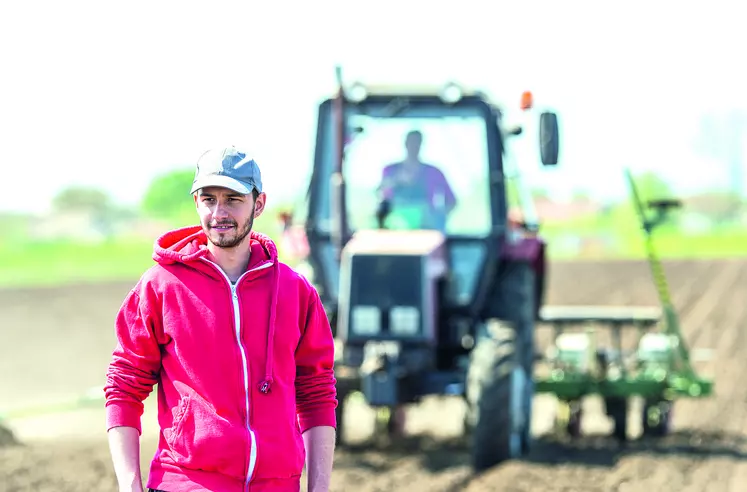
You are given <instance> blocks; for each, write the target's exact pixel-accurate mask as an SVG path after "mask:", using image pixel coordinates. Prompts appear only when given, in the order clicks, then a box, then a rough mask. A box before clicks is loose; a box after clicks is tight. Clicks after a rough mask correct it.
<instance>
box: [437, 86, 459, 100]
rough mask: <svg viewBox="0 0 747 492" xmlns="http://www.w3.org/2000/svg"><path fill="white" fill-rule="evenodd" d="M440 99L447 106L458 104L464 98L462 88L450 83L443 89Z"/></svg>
mask: <svg viewBox="0 0 747 492" xmlns="http://www.w3.org/2000/svg"><path fill="white" fill-rule="evenodd" d="M440 97H441V100H442V101H443V102H445V103H447V104H454V103H457V102H459V100H460V99H461V98H462V88H461V87H459V86H458V85H457V84H455V83H453V82H449V83H448V84H446V85H445V86H444V87H443V89H441V94H440Z"/></svg>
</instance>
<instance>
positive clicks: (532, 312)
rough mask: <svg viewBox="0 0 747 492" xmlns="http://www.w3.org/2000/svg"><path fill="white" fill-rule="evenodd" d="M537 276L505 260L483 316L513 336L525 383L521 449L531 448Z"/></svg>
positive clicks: (527, 267)
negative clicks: (496, 321) (524, 423)
mask: <svg viewBox="0 0 747 492" xmlns="http://www.w3.org/2000/svg"><path fill="white" fill-rule="evenodd" d="M537 304H538V298H537V275H536V272H535V270H534V268H533V267H532V265H531V264H530V263H529V262H523V261H507V262H505V263H503V264H502V265H501V267H500V269H499V270H498V275H497V278H496V283H495V289H494V290H493V292H492V295H491V297H490V307H489V308H488V313H487V317H488V318H496V319H499V320H501V322H503V323H504V324H507V325H509V326H510V327H511V328H512V329H513V330H514V331H515V333H516V339H515V340H514V345H515V350H516V353H517V355H516V360H517V363H518V364H520V365H521V366H522V368H523V370H524V372H523V375H524V376H525V379H526V384H522V387H523V389H524V391H523V396H522V403H521V405H522V408H523V410H522V413H523V416H524V418H525V419H526V421H527V425H526V427H525V428H524V429H523V431H522V436H521V449H522V453H523V454H526V453H528V452H529V450H530V448H531V442H532V436H531V421H532V407H533V402H534V355H535V354H534V348H535V344H534V331H535V324H536V313H537Z"/></svg>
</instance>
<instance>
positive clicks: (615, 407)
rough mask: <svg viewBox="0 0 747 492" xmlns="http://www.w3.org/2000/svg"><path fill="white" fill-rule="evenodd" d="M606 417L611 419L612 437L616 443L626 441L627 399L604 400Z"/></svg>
mask: <svg viewBox="0 0 747 492" xmlns="http://www.w3.org/2000/svg"><path fill="white" fill-rule="evenodd" d="M604 406H605V408H606V410H607V415H609V416H610V417H611V418H612V423H613V429H612V435H613V436H614V437H615V438H616V439H617V440H618V441H625V440H627V439H628V399H627V398H620V397H610V398H605V399H604Z"/></svg>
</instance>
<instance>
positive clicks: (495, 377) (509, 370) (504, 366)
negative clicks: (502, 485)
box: [466, 322, 527, 471]
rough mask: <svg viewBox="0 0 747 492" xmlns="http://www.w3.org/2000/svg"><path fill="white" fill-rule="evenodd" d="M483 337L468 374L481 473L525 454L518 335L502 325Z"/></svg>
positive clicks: (474, 448)
mask: <svg viewBox="0 0 747 492" xmlns="http://www.w3.org/2000/svg"><path fill="white" fill-rule="evenodd" d="M487 331H488V333H487V334H485V335H484V336H481V337H479V338H478V341H477V343H476V344H475V347H474V348H473V350H472V352H471V354H470V366H469V370H468V372H467V388H466V398H467V405H468V410H467V419H466V420H467V425H468V427H469V435H470V438H471V441H472V442H471V444H472V467H473V469H474V470H475V471H482V470H485V469H487V468H490V467H492V466H495V465H497V464H499V463H501V462H503V461H506V460H510V459H513V458H517V457H519V456H520V455H521V452H522V437H523V435H522V434H523V431H524V426H525V425H527V424H526V423H525V422H524V412H523V410H524V408H523V407H524V406H523V394H524V391H525V387H526V385H527V378H526V375H525V371H524V368H523V367H522V365H521V364H518V363H517V361H516V358H517V354H516V352H515V345H514V343H515V332H514V331H513V330H512V329H510V328H508V327H506V326H505V325H501V324H500V323H498V322H493V323H491V326H490V327H489V329H488V330H487Z"/></svg>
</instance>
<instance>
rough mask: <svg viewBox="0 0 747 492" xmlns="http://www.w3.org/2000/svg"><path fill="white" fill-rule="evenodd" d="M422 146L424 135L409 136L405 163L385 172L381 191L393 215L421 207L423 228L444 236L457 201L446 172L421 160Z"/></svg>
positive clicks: (413, 132)
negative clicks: (399, 211)
mask: <svg viewBox="0 0 747 492" xmlns="http://www.w3.org/2000/svg"><path fill="white" fill-rule="evenodd" d="M422 143H423V134H422V133H420V132H419V131H417V130H413V131H410V132H409V133H408V134H407V136H406V137H405V150H406V155H405V159H404V160H403V161H401V162H396V163H393V164H390V165H388V166H386V167H385V168H384V170H383V172H382V177H381V185H380V186H379V188H378V190H379V192H380V194H381V195H380V196H381V198H382V199H384V200H387V201H388V202H389V203H390V204H391V209H392V210H393V211H397V209H398V208H403V207H417V208H419V209H420V210H421V211H422V218H421V219H420V228H423V229H436V230H439V231H442V232H444V231H445V229H446V218H447V217H448V215H449V212H451V211H452V210H453V209H454V207H455V206H456V198H455V196H454V192H453V191H452V190H451V187H450V186H449V183H448V181H447V180H446V176H444V174H443V172H441V170H439V169H438V168H437V167H435V166H433V165H430V164H426V163H424V162H422V161H421V160H420V147H421V146H422Z"/></svg>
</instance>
